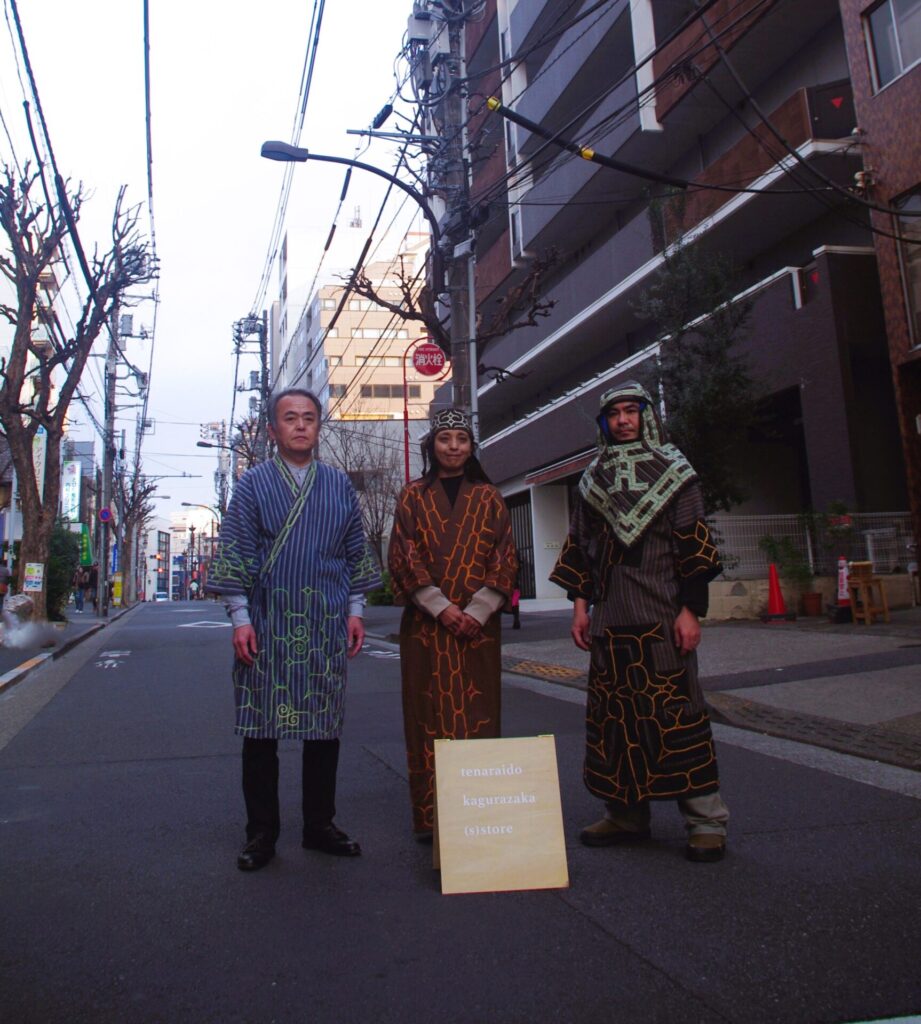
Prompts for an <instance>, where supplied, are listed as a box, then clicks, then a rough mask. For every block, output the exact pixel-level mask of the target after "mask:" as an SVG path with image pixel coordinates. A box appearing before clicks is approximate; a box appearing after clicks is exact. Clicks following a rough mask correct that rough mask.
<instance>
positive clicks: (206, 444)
mask: <svg viewBox="0 0 921 1024" xmlns="http://www.w3.org/2000/svg"><path fill="white" fill-rule="evenodd" d="M195 447H196V448H223V449H224V450H225V451H228V452H235V451H236V450H237V449H236V447H235V446H234V445H232V444H218V443H217V441H196V442H195ZM183 504H185V502H183Z"/></svg>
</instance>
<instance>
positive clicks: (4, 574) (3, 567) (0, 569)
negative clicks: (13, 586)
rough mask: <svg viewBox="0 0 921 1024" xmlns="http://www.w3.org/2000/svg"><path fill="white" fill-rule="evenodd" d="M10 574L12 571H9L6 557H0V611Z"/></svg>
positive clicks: (7, 588) (8, 586)
mask: <svg viewBox="0 0 921 1024" xmlns="http://www.w3.org/2000/svg"><path fill="white" fill-rule="evenodd" d="M11 576H12V573H11V572H10V567H9V566H8V565H7V564H6V559H5V558H0V611H2V610H3V602H4V600H5V599H6V595H7V592H8V591H9V589H10V578H11Z"/></svg>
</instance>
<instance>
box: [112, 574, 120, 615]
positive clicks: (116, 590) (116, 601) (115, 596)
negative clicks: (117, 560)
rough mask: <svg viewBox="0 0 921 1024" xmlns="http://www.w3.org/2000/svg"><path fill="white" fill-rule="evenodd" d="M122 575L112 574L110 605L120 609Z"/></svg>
mask: <svg viewBox="0 0 921 1024" xmlns="http://www.w3.org/2000/svg"><path fill="white" fill-rule="evenodd" d="M122 586H123V581H122V574H121V573H120V572H116V573H113V574H112V605H113V607H115V608H121V606H122Z"/></svg>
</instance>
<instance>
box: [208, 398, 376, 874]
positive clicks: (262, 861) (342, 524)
mask: <svg viewBox="0 0 921 1024" xmlns="http://www.w3.org/2000/svg"><path fill="white" fill-rule="evenodd" d="M320 417H321V409H320V403H319V400H318V399H317V398H316V396H314V395H313V394H312V393H311V392H309V391H303V390H300V389H297V388H292V389H289V390H286V391H281V392H279V393H278V394H276V395H274V396H273V397H272V399H271V401H270V402H269V423H270V425H269V435H270V436H271V437H272V439H273V440H274V441H275V444H276V446H277V449H278V454H277V455H276V456H275V457H274V458H273V459H271V460H270V461H269V462H265V463H263V464H262V465H260V466H256V467H255V468H254V469H251V470H249V472H247V473H245V474H244V475H243V476H242V477H241V478H240V480H239V482H238V483H237V484H236V486H235V487H234V491H233V498H232V499H231V502H230V507H229V508H228V509H227V514H226V515H225V517H224V521H223V524H222V526H221V537H220V547H219V550H218V553H217V556H216V558H215V560H214V564H213V566H212V569H211V575H210V577H209V579H208V589H209V590H210V591H212V592H214V593H218V594H221V595H223V596H224V599H225V603H226V605H227V610H228V613H229V614H230V618H231V622H232V624H233V626H234V630H233V649H234V654H235V655H236V660H235V662H234V669H233V679H234V694H235V700H236V712H237V714H236V732H237V733H238V734H239V735H241V736H243V795H244V798H245V801H246V813H247V822H246V839H247V842H246V845H245V846H244V847H243V850H242V852H241V853H240V855H239V857H238V858H237V867H239V868H240V870H241V871H255V870H257V869H259V868H262V867H264V866H265V865H266V864H268V862H269V861H270V860H271V859H272V857H274V855H275V843H276V841H277V839H278V834H279V830H280V827H281V822H280V816H279V806H278V740H280V739H292V740H302V741H303V750H302V786H303V790H302V808H303V818H304V829H303V837H302V846H304V847H305V848H306V849H311V850H320V851H322V852H324V853H330V854H335V855H338V856H346V857H348V856H355V855H357V854H359V853H360V852H361V848H360V847H359V845H358V843H357V842H355V841H354V840H353V839H350V838H349V837H348V836H347V835H346V834H345V833H344V832H343V831H341V829H339V828H337V827H336V825H335V824H334V822H333V818H334V817H335V813H336V806H335V798H336V772H337V765H338V762H339V737H340V735H341V733H342V723H343V713H344V698H345V675H346V658H347V657H354V656H355V655H356V654H358V652H359V651H360V650H361V647H362V643H363V641H364V635H365V631H364V624H363V622H362V614H363V609H364V596H363V595H364V593H365V592H367V591H368V590H372V589H374V588H375V587H376V586H378V585H379V583H380V571H379V569H378V567H377V564H376V562H375V561H374V559H373V557H372V555H371V553H370V549H369V548H368V545H367V543H366V541H365V535H364V531H363V529H362V524H361V512H360V509H359V507H358V499H357V498H356V496H355V492H354V490H353V489H352V485H351V483H350V482H349V478H348V477H347V476H346V475H345V473H342V472H340V471H339V470H338V469H333V468H332V467H331V466H328V465H325V464H323V463H320V462H317V461H316V460H315V459H314V457H313V454H314V448H315V446H316V443H317V436H318V433H319V429H320Z"/></svg>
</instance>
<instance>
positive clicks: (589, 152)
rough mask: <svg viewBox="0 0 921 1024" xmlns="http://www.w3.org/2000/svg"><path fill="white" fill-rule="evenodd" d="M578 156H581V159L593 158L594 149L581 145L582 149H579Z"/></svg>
mask: <svg viewBox="0 0 921 1024" xmlns="http://www.w3.org/2000/svg"><path fill="white" fill-rule="evenodd" d="M579 156H581V157H582V159H583V160H593V159H594V157H595V151H594V150H593V149H589V148H588V147H587V146H583V147H582V149H580V150H579Z"/></svg>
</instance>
